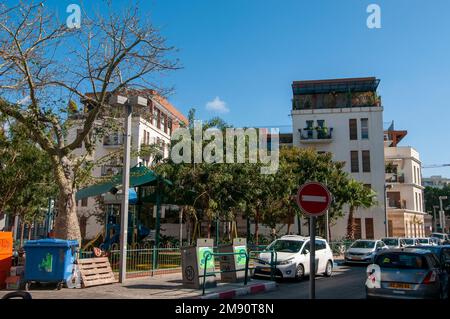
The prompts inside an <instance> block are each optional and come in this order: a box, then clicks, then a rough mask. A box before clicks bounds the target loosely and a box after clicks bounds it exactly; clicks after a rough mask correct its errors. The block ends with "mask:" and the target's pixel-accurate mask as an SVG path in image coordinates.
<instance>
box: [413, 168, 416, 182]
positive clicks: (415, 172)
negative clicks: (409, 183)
mask: <svg viewBox="0 0 450 319" xmlns="http://www.w3.org/2000/svg"><path fill="white" fill-rule="evenodd" d="M413 169H414V180H413V182H414V183H416V184H417V171H416V167H415V166H413Z"/></svg>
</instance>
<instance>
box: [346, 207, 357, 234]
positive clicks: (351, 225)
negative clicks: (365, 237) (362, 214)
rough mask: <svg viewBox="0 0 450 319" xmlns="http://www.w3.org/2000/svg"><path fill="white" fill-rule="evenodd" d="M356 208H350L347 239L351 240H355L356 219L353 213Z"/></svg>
mask: <svg viewBox="0 0 450 319" xmlns="http://www.w3.org/2000/svg"><path fill="white" fill-rule="evenodd" d="M354 210H355V208H354V207H353V206H350V209H349V212H348V221H347V238H348V239H350V240H354V239H355V219H354V218H353V212H354Z"/></svg>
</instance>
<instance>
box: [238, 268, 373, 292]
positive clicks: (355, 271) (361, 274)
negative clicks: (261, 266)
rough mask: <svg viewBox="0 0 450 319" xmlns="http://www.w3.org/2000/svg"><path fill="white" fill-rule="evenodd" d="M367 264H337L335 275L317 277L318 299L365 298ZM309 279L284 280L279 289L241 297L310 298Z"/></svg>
mask: <svg viewBox="0 0 450 319" xmlns="http://www.w3.org/2000/svg"><path fill="white" fill-rule="evenodd" d="M365 272H366V266H362V265H361V266H360V265H355V266H336V267H335V269H334V272H333V276H331V277H329V278H327V277H322V276H317V277H316V298H317V299H361V298H365V297H366V295H365V279H366V274H365ZM308 298H309V279H308V278H305V279H304V280H302V281H300V282H295V281H282V282H280V283H279V284H278V289H277V290H275V291H270V292H267V293H262V294H256V295H248V296H242V297H241V298H239V299H308Z"/></svg>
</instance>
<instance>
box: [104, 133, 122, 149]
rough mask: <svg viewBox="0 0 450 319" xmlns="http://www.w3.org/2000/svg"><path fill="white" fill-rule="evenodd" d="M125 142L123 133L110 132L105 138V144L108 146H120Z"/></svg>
mask: <svg viewBox="0 0 450 319" xmlns="http://www.w3.org/2000/svg"><path fill="white" fill-rule="evenodd" d="M122 144H123V135H122V134H110V135H106V136H105V137H104V138H103V146H107V147H118V146H121V145H122Z"/></svg>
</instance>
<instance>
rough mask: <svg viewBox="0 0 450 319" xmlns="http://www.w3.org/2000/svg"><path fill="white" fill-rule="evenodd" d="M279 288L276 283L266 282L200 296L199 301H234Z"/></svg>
mask: <svg viewBox="0 0 450 319" xmlns="http://www.w3.org/2000/svg"><path fill="white" fill-rule="evenodd" d="M276 288H277V284H276V282H274V281H271V282H266V283H263V284H256V285H250V286H246V287H242V288H235V289H231V290H227V291H222V292H216V293H211V294H207V295H205V296H199V297H198V298H199V299H232V298H234V297H237V296H245V295H251V294H257V293H260V292H266V291H272V290H275V289H276Z"/></svg>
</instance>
